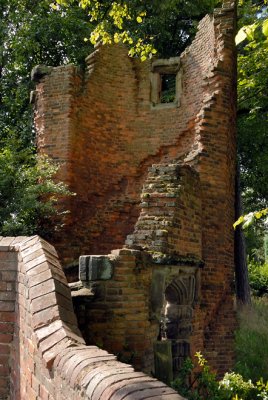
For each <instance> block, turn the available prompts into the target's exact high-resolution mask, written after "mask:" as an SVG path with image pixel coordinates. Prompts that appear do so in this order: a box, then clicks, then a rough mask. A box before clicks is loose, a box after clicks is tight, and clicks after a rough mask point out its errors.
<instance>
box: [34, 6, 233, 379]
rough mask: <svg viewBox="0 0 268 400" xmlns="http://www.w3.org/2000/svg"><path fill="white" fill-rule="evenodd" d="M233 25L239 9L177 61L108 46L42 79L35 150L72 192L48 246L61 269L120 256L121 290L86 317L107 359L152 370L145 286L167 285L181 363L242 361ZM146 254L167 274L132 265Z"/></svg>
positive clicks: (210, 23)
mask: <svg viewBox="0 0 268 400" xmlns="http://www.w3.org/2000/svg"><path fill="white" fill-rule="evenodd" d="M235 20H236V15H235V1H224V2H223V7H222V8H220V9H216V10H215V11H214V13H213V14H211V15H207V16H206V17H205V18H204V19H203V20H202V21H201V22H200V24H199V29H198V32H197V34H196V37H195V39H194V40H193V42H192V44H191V45H190V46H189V47H188V48H187V49H186V50H185V51H184V52H183V53H182V54H181V55H180V57H178V59H171V60H162V61H159V60H158V64H157V61H156V60H153V61H152V62H151V60H149V61H146V62H144V63H142V62H140V60H138V59H133V58H130V57H128V55H127V49H126V48H124V47H123V46H103V47H99V48H97V49H96V51H95V52H93V53H92V54H91V55H90V56H89V57H88V58H87V60H86V70H85V71H81V69H79V68H78V67H75V66H73V65H68V66H62V67H58V68H47V70H46V71H45V72H43V73H41V74H39V75H38V74H37V75H36V80H37V81H38V84H37V87H36V96H35V99H36V102H35V124H36V131H37V143H38V146H39V151H40V152H41V153H46V154H48V155H49V156H51V157H53V158H54V159H56V160H58V161H59V162H61V163H62V168H61V172H60V178H61V179H62V180H64V181H65V182H66V183H68V184H69V185H70V188H71V190H73V191H74V192H76V193H77V196H73V197H71V198H69V199H68V200H67V201H66V204H65V206H66V209H69V210H70V214H68V215H67V216H66V221H65V222H66V225H65V228H64V231H63V232H62V233H60V234H59V235H55V237H54V238H53V240H52V242H53V245H55V247H56V249H57V251H58V252H59V255H60V259H61V260H62V262H63V265H64V267H66V266H68V265H69V264H70V263H72V262H73V261H74V260H77V259H78V257H79V256H80V255H82V254H87V255H90V254H109V253H110V252H111V253H112V254H113V249H121V250H119V253H118V259H117V263H116V265H115V268H114V275H113V278H112V279H111V280H110V281H107V282H106V283H104V284H103V288H102V289H103V290H102V291H101V293H100V296H99V297H97V296H96V297H95V298H94V301H93V302H92V303H91V304H89V305H83V307H84V311H85V318H84V320H85V323H84V325H85V326H84V327H83V333H85V335H84V337H85V340H87V342H88V343H90V344H97V343H102V344H103V345H104V348H105V349H107V350H108V351H111V352H113V353H117V352H120V353H122V352H124V348H126V347H128V348H129V352H130V353H135V356H136V365H137V366H139V367H140V368H141V369H142V370H144V371H150V370H152V368H153V365H152V364H153V362H152V359H153V342H154V341H155V340H157V338H159V336H158V333H159V326H160V325H161V321H160V318H159V314H160V312H159V308H160V306H159V305H158V306H157V307H158V308H157V307H156V308H157V310H158V311H157V310H156V311H157V312H155V314H154V313H152V309H151V308H152V304H151V300H152V299H151V294H150V293H151V292H150V290H151V284H152V285H153V284H154V282H160V280H161V279H162V280H161V282H162V284H161V285H162V286H161V285H159V288H158V289H159V297H161V296H162V297H163V295H164V292H165V297H166V299H165V300H167V301H168V300H170V301H169V302H168V303H169V306H170V304H172V301H173V303H174V302H175V305H174V304H173V308H174V309H175V308H176V307H175V306H177V309H176V310H177V314H178V315H177V317H178V318H177V320H178V319H180V318H179V316H180V315H182V316H183V318H182V319H183V321H181V320H180V322H182V324H181V325H180V327H179V330H180V332H177V333H178V335H177V336H180V337H176V339H174V341H175V340H176V346H177V348H176V349H175V350H174V351H173V355H174V357H173V359H174V364H175V363H176V362H177V361H178V358H179V355H178V354H181V353H183V351H184V348H183V346H184V345H185V348H186V347H187V348H188V350H189V348H190V352H191V354H192V355H193V354H194V353H195V352H196V351H202V352H203V353H204V355H205V357H207V359H208V361H209V363H210V364H211V365H212V366H213V368H214V369H215V370H216V371H217V372H218V373H219V374H223V373H224V372H225V371H226V370H228V369H229V368H231V366H232V363H233V360H234V353H233V339H234V327H235V312H234V304H233V303H234V302H233V298H234V231H233V226H232V225H233V222H234V218H235V217H234V203H235V191H234V181H235V179H234V178H235V164H236V145H235V116H236V107H235V106H236V56H235V46H234V34H235ZM159 62H160V63H161V62H162V63H163V65H168V66H169V67H170V65H171V66H172V68H174V70H176V71H177V72H178V75H177V77H176V79H177V82H178V93H177V99H178V101H177V102H174V104H167V105H165V104H164V105H163V104H162V105H161V104H160V105H159V104H158V105H157V106H155V104H154V103H155V99H156V97H157V96H156V94H155V91H154V86H153V85H154V83H155V78H157V76H156V75H157V72H156V71H157V65H158V66H159ZM156 80H157V79H156ZM124 245H125V246H126V247H127V249H124V250H122V247H123V246H124ZM145 250H146V252H149V253H151V254H152V256H153V257H154V258H157V257H158V256H159V259H161V260H162V261H161V262H160V263H158V264H154V263H153V262H151V261H149V265H150V267H148V268H147V267H146V265H143V264H142V263H141V262H140V260H139V259H138V258H140V259H142V255H141V254H140V255H139V254H138V253H135V251H140V252H142V253H143V255H145ZM138 256H139V257H138ZM137 257H138V258H137ZM166 260H169V264H165V262H166ZM191 262H192V264H191ZM189 263H190V264H191V265H189ZM197 264H198V265H201V264H202V265H203V268H202V270H201V269H200V268H199V269H198V270H196V269H195V268H196V265H197ZM168 265H170V273H171V275H170V276H168V274H167V275H165V277H163V274H164V272H163V271H168V268H169V266H168ZM189 268H190V271H189ZM191 268H192V269H191ZM174 271H177V272H176V273H177V275H176V273H175V272H174ZM191 271H192V272H191ZM191 273H192V276H190V275H191ZM66 274H67V275H68V270H67V268H66ZM175 275H176V276H175ZM169 279H171V280H170V281H169ZM193 282H195V289H196V290H195V291H193V290H192V289H193V286H194V284H193ZM176 287H177V289H176ZM185 287H187V288H189V291H188V292H187V290H185V291H186V292H187V293H185V296H184V297H183V296H180V293H179V292H180V290H181V289H182V292H183V288H185ZM176 290H177V295H178V296H177V298H176V299H175V300H174V298H175V297H176V296H175V295H174V296H173V294H174V293H175V291H176ZM155 293H157V290H156V289H155ZM190 294H191V296H190ZM180 301H181V302H182V303H180ZM135 303H136V304H135ZM169 306H168V312H171V308H172V307H171V306H170V307H169ZM157 313H158V315H157ZM154 315H156V317H155V318H154ZM157 318H158V319H157ZM190 320H191V324H190ZM165 334H166V333H164V334H163V336H162V337H163V338H164V337H165ZM183 335H184V336H183ZM171 336H172V335H171ZM175 336H176V335H175ZM181 340H184V343H182V342H181ZM186 350H187V349H186ZM185 352H186V351H185ZM178 364H179V361H178ZM175 367H176V366H175ZM178 369H179V366H178Z"/></svg>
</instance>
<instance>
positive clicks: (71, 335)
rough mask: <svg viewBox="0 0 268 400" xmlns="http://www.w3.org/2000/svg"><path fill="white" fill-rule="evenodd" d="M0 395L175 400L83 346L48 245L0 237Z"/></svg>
mask: <svg viewBox="0 0 268 400" xmlns="http://www.w3.org/2000/svg"><path fill="white" fill-rule="evenodd" d="M0 259H1V261H0V262H1V265H0V268H1V278H2V279H1V282H2V283H1V291H0V293H1V301H0V307H1V324H0V350H1V351H0V360H1V365H0V374H1V379H0V398H1V399H3V400H4V399H5V400H7V399H14V400H15V399H16V400H24V399H27V400H54V399H55V400H66V399H68V400H79V399H96V400H100V399H102V400H108V399H110V400H119V399H123V398H124V399H130V397H131V398H133V396H135V399H144V398H151V397H153V398H156V399H160V398H161V399H163V400H164V399H165V400H179V399H181V400H183V399H182V397H180V396H179V395H178V394H176V393H175V392H174V391H173V390H172V389H171V388H169V387H167V386H166V385H164V384H163V383H162V382H159V381H157V380H156V379H153V378H151V377H149V376H146V375H145V374H144V373H141V372H136V371H134V369H133V368H132V367H131V366H130V365H128V364H123V363H120V362H118V361H117V360H116V357H115V356H114V355H112V354H109V353H107V351H105V350H101V349H99V348H98V347H96V346H86V345H85V343H84V339H83V338H82V337H81V334H80V331H79V330H78V328H77V322H76V317H75V315H74V312H73V306H72V300H71V294H70V289H69V287H68V284H67V281H66V278H65V275H64V273H63V270H62V268H61V266H60V263H59V260H58V257H57V253H56V252H55V250H54V248H53V247H52V246H51V245H50V244H48V243H47V242H45V241H44V240H42V239H40V238H39V237H38V236H34V237H30V238H26V237H20V238H13V237H9V238H1V239H0Z"/></svg>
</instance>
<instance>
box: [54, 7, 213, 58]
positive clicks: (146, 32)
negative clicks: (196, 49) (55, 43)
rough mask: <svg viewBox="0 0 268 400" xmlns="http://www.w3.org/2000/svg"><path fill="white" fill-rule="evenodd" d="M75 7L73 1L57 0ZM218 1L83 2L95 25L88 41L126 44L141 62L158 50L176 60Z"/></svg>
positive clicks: (131, 53)
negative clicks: (203, 18)
mask: <svg viewBox="0 0 268 400" xmlns="http://www.w3.org/2000/svg"><path fill="white" fill-rule="evenodd" d="M56 1H57V4H58V5H59V6H60V7H62V6H67V5H69V7H72V5H73V4H74V1H73V0H56ZM218 3H220V1H218V0H197V1H195V2H188V1H187V2H186V1H183V0H169V1H166V2H163V1H161V0H152V1H150V2H149V1H145V0H131V1H130V0H125V1H120V2H119V1H108V0H106V1H105V0H104V1H99V0H82V1H81V2H80V4H81V6H82V7H83V8H84V9H86V10H87V12H88V14H89V17H90V21H91V23H93V24H95V27H94V29H93V30H92V32H91V34H90V36H89V38H90V40H91V42H92V43H93V44H95V43H96V42H101V43H103V44H107V43H108V44H110V43H113V42H115V43H119V42H121V43H126V44H128V46H129V48H130V55H131V56H138V57H140V58H141V59H142V60H145V59H146V58H148V57H152V55H153V54H155V53H156V49H157V50H158V52H159V54H160V55H161V56H163V55H165V56H174V55H176V54H179V53H181V51H182V50H183V49H184V48H185V47H186V46H187V44H189V41H190V40H191V39H192V37H193V35H194V33H195V32H196V27H197V22H198V20H200V19H201V17H202V16H204V15H205V14H207V13H208V12H210V11H212V10H213V8H214V7H215V5H216V4H218Z"/></svg>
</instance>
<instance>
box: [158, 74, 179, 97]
mask: <svg viewBox="0 0 268 400" xmlns="http://www.w3.org/2000/svg"><path fill="white" fill-rule="evenodd" d="M160 78H161V91H160V103H173V102H174V101H175V99H176V74H161V75H160Z"/></svg>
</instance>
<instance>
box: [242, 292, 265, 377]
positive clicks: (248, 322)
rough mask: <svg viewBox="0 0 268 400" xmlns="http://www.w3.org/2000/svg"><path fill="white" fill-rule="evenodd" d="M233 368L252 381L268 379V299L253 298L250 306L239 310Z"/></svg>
mask: <svg viewBox="0 0 268 400" xmlns="http://www.w3.org/2000/svg"><path fill="white" fill-rule="evenodd" d="M236 353H237V363H236V366H235V370H236V371H237V372H238V373H240V374H241V375H242V376H243V377H244V378H245V379H252V381H253V382H256V381H258V380H259V378H260V377H262V378H263V379H264V380H265V381H267V380H268V299H267V298H254V301H253V304H252V307H244V308H243V309H242V310H240V312H239V329H238V330H237V332H236Z"/></svg>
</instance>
